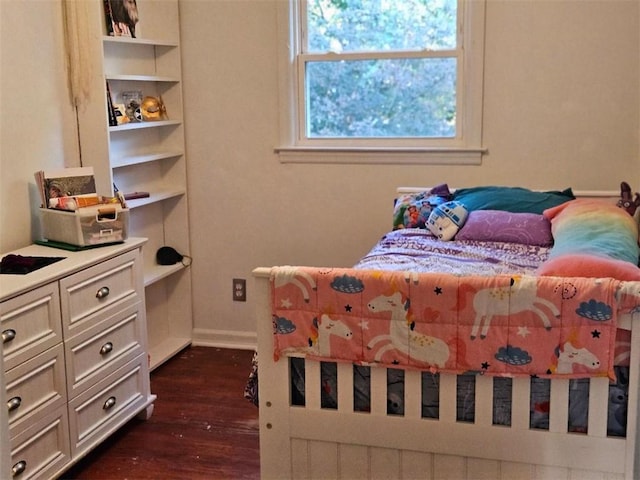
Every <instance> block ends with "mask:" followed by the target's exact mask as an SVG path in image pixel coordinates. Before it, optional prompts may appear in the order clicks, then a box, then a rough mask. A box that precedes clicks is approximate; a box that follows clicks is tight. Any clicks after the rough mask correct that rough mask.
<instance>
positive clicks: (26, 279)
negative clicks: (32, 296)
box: [0, 238, 147, 301]
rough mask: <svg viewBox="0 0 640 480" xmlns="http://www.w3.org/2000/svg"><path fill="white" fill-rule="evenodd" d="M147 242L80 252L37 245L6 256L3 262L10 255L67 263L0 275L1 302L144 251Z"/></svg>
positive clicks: (130, 241)
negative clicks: (121, 257)
mask: <svg viewBox="0 0 640 480" xmlns="http://www.w3.org/2000/svg"><path fill="white" fill-rule="evenodd" d="M146 241H147V239H146V238H129V239H127V240H126V241H125V242H124V243H120V244H116V245H108V246H104V247H96V248H90V249H88V250H81V251H78V252H72V251H68V250H62V249H59V248H52V247H47V246H42V245H35V244H34V245H29V246H28V247H24V248H20V249H18V250H14V251H12V252H6V253H3V254H2V255H0V258H3V257H4V256H5V255H8V254H14V255H22V256H25V257H64V259H63V260H60V261H58V262H55V263H52V264H51V265H47V266H46V267H42V268H39V269H38V270H35V271H33V272H31V273H27V274H25V275H13V274H0V301H3V300H7V299H9V298H11V297H15V296H16V295H20V294H21V293H24V292H26V291H29V290H32V289H34V288H36V287H39V286H41V285H44V284H46V283H49V282H53V281H55V280H58V279H60V278H62V277H66V276H67V275H70V274H72V273H75V272H77V271H79V270H82V269H84V268H87V267H90V266H92V265H96V264H98V263H101V262H103V261H105V260H108V259H110V258H113V257H117V256H118V255H121V254H123V253H125V252H128V251H130V250H134V249H136V248H140V247H142V245H144V243H145V242H146Z"/></svg>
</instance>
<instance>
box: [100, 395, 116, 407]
mask: <svg viewBox="0 0 640 480" xmlns="http://www.w3.org/2000/svg"><path fill="white" fill-rule="evenodd" d="M115 404H116V397H109V398H107V401H106V402H104V405H102V409H103V410H109V409H111V408H113V407H114V406H115Z"/></svg>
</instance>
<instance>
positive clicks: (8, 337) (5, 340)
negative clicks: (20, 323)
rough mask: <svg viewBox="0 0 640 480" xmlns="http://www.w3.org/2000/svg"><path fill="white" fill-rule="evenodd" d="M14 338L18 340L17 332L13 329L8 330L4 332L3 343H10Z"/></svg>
mask: <svg viewBox="0 0 640 480" xmlns="http://www.w3.org/2000/svg"><path fill="white" fill-rule="evenodd" d="M14 338H16V331H15V330H14V329H13V328H8V329H7V330H5V331H4V332H2V343H9V342H10V341H11V340H13V339H14Z"/></svg>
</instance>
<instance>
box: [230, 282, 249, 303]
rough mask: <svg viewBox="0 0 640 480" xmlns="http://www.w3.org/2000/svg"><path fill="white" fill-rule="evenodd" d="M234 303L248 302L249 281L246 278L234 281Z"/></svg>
mask: <svg viewBox="0 0 640 480" xmlns="http://www.w3.org/2000/svg"><path fill="white" fill-rule="evenodd" d="M233 301H234V302H246V301H247V281H246V280H245V279H244V278H234V279H233Z"/></svg>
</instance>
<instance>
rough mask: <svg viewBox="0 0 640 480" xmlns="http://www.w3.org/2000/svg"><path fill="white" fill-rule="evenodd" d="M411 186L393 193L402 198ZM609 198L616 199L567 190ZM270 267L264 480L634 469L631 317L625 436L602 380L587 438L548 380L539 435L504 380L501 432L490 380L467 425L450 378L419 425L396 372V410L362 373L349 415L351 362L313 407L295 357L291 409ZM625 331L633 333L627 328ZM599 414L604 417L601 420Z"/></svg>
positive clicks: (410, 394)
mask: <svg viewBox="0 0 640 480" xmlns="http://www.w3.org/2000/svg"><path fill="white" fill-rule="evenodd" d="M416 190H424V189H415V188H401V189H398V192H401V193H405V192H410V191H416ZM576 195H577V196H583V197H584V196H586V197H614V198H618V193H617V192H576ZM270 270H271V269H270V268H258V269H256V270H254V277H255V295H256V297H255V298H256V303H257V311H256V314H257V331H258V352H259V373H258V379H259V398H260V406H259V415H260V468H261V477H262V478H264V479H285V478H290V479H296V480H298V479H307V478H309V479H312V478H322V479H326V478H342V479H349V480H351V479H357V478H384V479H391V478H402V479H418V478H425V479H435V478H438V479H443V478H450V479H462V478H469V479H471V478H473V479H480V478H487V479H489V478H490V479H510V480H511V479H516V478H526V479H529V478H530V479H534V478H535V479H540V478H549V479H558V478H562V479H587V478H589V479H592V478H599V479H622V478H625V479H633V478H640V462H638V461H637V460H638V458H640V457H639V452H638V442H637V438H636V437H637V431H638V411H637V409H638V393H639V392H638V387H639V385H640V375H639V368H638V366H639V365H640V326H639V325H640V314H634V315H633V318H632V317H630V316H629V317H627V318H624V319H621V321H620V324H621V325H620V327H621V328H626V329H630V330H632V340H631V359H630V365H631V367H630V372H629V398H628V417H627V436H626V438H621V437H607V414H606V412H607V402H608V398H609V382H608V380H607V379H606V378H596V379H591V381H590V390H589V418H588V433H587V434H579V433H571V432H568V430H567V424H568V399H569V381H568V380H565V379H555V380H552V381H551V401H550V408H551V410H550V412H549V429H548V430H537V429H530V428H529V410H530V408H529V401H530V399H529V397H530V395H529V394H530V380H529V379H528V378H515V379H513V389H512V420H511V426H498V425H492V411H493V410H492V408H493V398H492V397H493V383H492V382H493V379H492V378H491V377H483V376H478V377H477V379H476V404H475V422H474V423H462V422H458V421H456V376H455V375H449V374H441V375H440V413H439V418H438V419H432V418H421V395H422V393H421V392H422V387H421V375H420V372H416V371H406V372H405V387H404V388H405V413H404V415H403V416H397V415H388V414H387V381H386V369H385V368H382V367H378V368H371V412H367V413H363V412H353V373H352V365H350V364H340V363H339V364H338V365H337V372H338V378H337V382H338V408H337V410H327V409H322V408H321V407H320V383H321V382H320V363H319V362H317V361H312V360H305V373H306V383H305V396H306V405H305V406H292V405H291V401H290V397H291V392H290V380H289V370H290V368H289V360H288V359H286V358H283V359H280V360H279V361H277V362H274V360H273V355H272V353H273V328H272V319H271V303H270V302H271V293H270V285H269V275H270ZM632 327H633V328H632ZM603 412H605V413H604V414H603Z"/></svg>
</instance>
